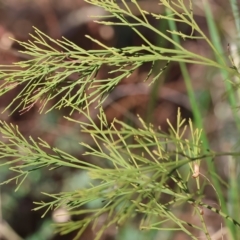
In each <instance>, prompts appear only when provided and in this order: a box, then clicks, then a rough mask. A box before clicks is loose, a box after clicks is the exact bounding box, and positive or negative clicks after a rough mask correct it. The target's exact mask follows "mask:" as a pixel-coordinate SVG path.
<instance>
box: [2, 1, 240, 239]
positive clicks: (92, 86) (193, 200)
mask: <svg viewBox="0 0 240 240" xmlns="http://www.w3.org/2000/svg"><path fill="white" fill-rule="evenodd" d="M86 2H88V3H91V4H94V5H97V6H100V7H102V8H104V9H105V10H106V11H107V12H109V15H107V16H103V17H100V20H99V21H98V22H99V23H100V24H105V25H119V26H128V27H129V28H131V29H132V30H133V31H135V32H136V33H137V34H138V35H139V36H140V37H141V39H142V40H143V41H144V45H142V46H135V47H125V48H121V49H117V48H113V47H108V46H105V45H104V44H102V43H101V42H99V41H97V40H95V39H92V38H91V37H89V36H87V38H88V39H90V40H92V41H94V42H95V43H97V44H98V45H99V46H101V48H102V49H101V50H88V51H87V50H84V49H82V48H80V47H78V46H77V45H75V44H73V43H71V42H70V41H68V40H67V39H65V38H63V39H61V40H54V39H51V38H50V37H48V36H47V35H45V34H44V33H42V32H41V31H39V30H38V29H35V34H34V35H31V37H32V40H29V41H28V42H20V41H17V42H18V43H19V44H20V45H21V46H22V47H23V48H24V49H25V50H24V51H22V53H24V54H26V55H27V56H28V57H29V60H26V61H20V62H17V63H15V64H13V65H11V66H1V72H0V78H1V80H2V84H1V86H0V95H4V94H5V93H7V92H9V91H11V90H12V89H14V88H16V87H17V86H18V85H21V86H23V88H22V91H21V92H20V93H19V94H18V95H17V96H16V97H15V98H14V99H13V100H12V102H11V104H9V105H8V106H7V108H6V110H7V109H9V108H10V107H11V106H12V105H13V104H15V106H16V107H15V108H14V110H13V111H16V110H17V109H19V108H21V110H22V112H23V113H24V112H25V111H28V110H29V109H30V108H32V107H33V106H34V105H38V106H39V110H40V112H41V113H43V112H44V113H46V112H50V111H52V110H53V109H61V108H64V107H70V108H71V114H73V113H76V112H77V113H79V114H81V115H82V116H84V117H85V118H84V120H82V121H77V120H75V119H73V118H71V114H70V116H67V117H66V119H67V120H69V121H72V122H74V123H76V124H78V125H79V126H80V128H81V131H82V133H84V134H86V135H87V136H91V138H92V141H90V142H82V143H80V145H81V146H82V147H83V148H84V149H85V153H84V155H87V156H89V159H90V161H89V162H86V161H83V160H81V159H77V158H75V157H74V156H71V155H70V154H68V153H66V152H64V151H62V150H61V149H58V148H55V147H52V146H50V145H49V144H48V143H47V142H46V141H44V140H42V139H33V138H31V137H29V138H28V139H26V138H25V137H24V136H23V135H22V134H21V133H20V132H19V130H18V128H17V127H16V126H13V125H12V124H7V123H6V122H1V128H0V132H1V135H2V140H1V142H0V158H1V159H3V163H1V166H4V165H7V166H9V169H10V170H11V171H13V172H14V173H15V174H16V175H15V176H14V177H12V178H11V179H8V180H6V181H5V182H3V184H5V183H8V182H9V181H13V180H16V181H17V188H16V190H18V188H19V187H20V186H21V184H22V183H23V181H24V180H25V179H26V177H27V176H28V175H29V174H31V173H32V172H34V171H37V170H38V169H40V168H49V170H54V169H55V168H58V167H71V168H75V169H80V170H84V171H87V173H88V174H89V176H90V179H91V181H90V182H89V187H88V188H85V189H76V190H75V191H74V192H63V193H56V194H48V193H44V194H45V195H48V196H49V197H51V198H52V201H50V202H39V203H36V204H37V206H36V208H35V209H34V210H39V209H42V208H44V209H46V212H48V211H49V210H52V209H57V208H60V207H64V208H65V209H67V210H68V212H69V214H70V215H71V216H74V217H75V216H77V217H79V216H82V215H83V216H85V215H86V216H85V217H84V218H82V219H80V220H77V221H69V222H65V223H62V224H58V226H57V227H58V230H59V231H60V232H61V233H62V234H66V233H68V232H71V231H74V230H78V233H77V235H76V238H75V239H77V238H78V237H79V236H80V235H81V234H82V233H83V232H84V230H85V229H86V228H87V227H88V226H89V225H91V226H93V228H94V227H95V228H96V229H97V233H96V239H100V237H101V235H102V234H103V232H104V231H105V230H106V229H107V228H108V227H109V226H111V225H116V226H122V225H124V223H126V222H128V221H129V219H130V218H138V219H139V218H140V219H141V220H140V221H139V227H140V229H142V230H166V231H169V230H171V231H170V232H173V231H182V232H184V233H185V234H186V235H188V236H190V237H191V238H192V239H197V237H196V236H195V234H194V233H193V231H192V229H196V230H198V231H201V232H203V233H204V235H205V236H206V239H211V234H210V233H209V231H208V228H207V226H206V222H205V219H204V208H207V209H209V210H210V211H212V212H215V213H216V214H218V215H221V216H222V217H224V219H225V220H226V224H227V226H228V229H229V231H230V233H231V236H232V238H233V239H237V236H238V233H239V229H238V227H240V224H239V222H238V219H233V218H231V217H229V216H228V213H227V212H228V211H227V204H226V203H227V202H226V200H225V198H224V195H223V193H222V191H221V179H220V178H217V177H216V175H217V172H216V169H215V166H214V164H213V161H212V159H214V158H215V157H216V156H233V157H237V156H239V154H240V153H238V152H232V153H224V152H223V153H222V152H214V151H210V150H209V143H208V140H207V137H206V133H205V132H204V131H203V123H202V120H201V119H202V117H201V112H200V111H199V108H198V104H197V100H196V98H195V96H194V91H193V87H192V85H191V81H190V76H189V73H188V70H187V68H186V64H187V63H191V64H199V65H204V66H207V67H213V68H216V69H218V70H219V71H222V72H223V73H224V78H225V79H226V78H228V79H231V77H232V76H239V73H238V72H237V71H236V69H237V68H236V67H235V66H234V67H235V68H230V67H229V66H228V64H227V63H226V62H225V59H224V57H223V55H222V54H221V53H220V50H219V47H218V46H217V45H216V44H213V43H212V41H211V40H210V39H209V38H208V37H207V36H206V35H205V33H204V32H203V31H202V30H201V28H200V27H199V26H198V24H197V22H196V21H195V20H194V17H193V5H192V2H191V1H189V2H188V3H187V4H186V3H185V2H183V1H182V0H178V1H175V2H173V1H166V0H161V1H160V4H161V6H162V7H163V8H164V9H165V12H164V13H163V14H156V13H151V12H147V11H146V10H143V9H142V8H141V7H140V5H139V3H138V1H132V4H133V5H134V6H135V7H136V8H137V9H138V11H139V13H140V17H139V16H136V15H134V14H133V13H132V10H131V8H130V7H129V3H127V2H126V1H124V0H122V5H121V6H122V7H120V6H119V5H118V4H117V3H116V2H115V1H103V0H102V1H101V0H86ZM206 12H207V11H206ZM207 13H208V14H209V12H207ZM148 16H152V17H154V18H156V19H164V20H166V21H167V22H168V24H169V28H170V30H168V31H167V32H162V31H160V30H159V29H157V28H156V27H154V26H152V25H150V24H149V22H148V18H147V17H148ZM109 17H111V18H112V17H115V18H116V19H117V20H118V22H111V21H108V18H109ZM127 17H128V18H131V19H132V20H133V21H128V18H127ZM103 18H104V19H103ZM208 19H211V17H208ZM177 22H181V23H184V24H185V25H187V26H189V27H190V28H191V29H192V32H191V34H190V35H187V34H184V33H182V32H179V31H177V28H176V23H177ZM209 23H210V25H211V24H212V22H211V20H209ZM139 26H142V27H145V28H147V29H149V30H151V31H152V32H153V33H154V34H156V35H158V36H159V37H160V38H161V39H164V41H166V42H168V43H170V44H171V45H172V47H171V48H169V47H164V46H157V45H154V44H152V43H151V42H149V41H148V40H147V39H146V38H145V36H143V35H142V34H141V32H140V31H139V29H138V27H139ZM215 37H216V36H215ZM179 38H182V39H189V38H190V39H198V40H201V41H205V42H206V43H207V44H208V46H209V48H210V49H211V51H212V52H213V54H214V55H216V56H217V61H215V60H212V59H210V58H208V57H204V56H201V55H199V54H196V53H194V52H192V51H190V50H187V49H186V48H184V46H182V45H181V43H180V40H179ZM170 62H177V63H179V64H180V67H181V70H182V73H183V76H184V79H185V83H186V86H187V90H188V94H189V99H190V103H191V107H192V111H193V114H194V121H195V124H196V127H194V126H193V123H192V122H191V121H186V120H185V119H182V118H181V114H180V111H179V112H178V115H177V124H176V126H173V124H171V123H170V122H169V121H168V125H169V129H170V133H169V134H167V133H164V132H162V131H161V129H160V128H154V127H153V126H152V125H151V124H146V123H145V122H144V121H143V120H142V119H141V118H140V117H139V118H138V124H139V128H135V127H132V126H130V125H128V124H126V123H124V122H122V121H119V120H117V119H114V120H113V122H111V123H109V122H108V121H107V119H106V116H105V114H104V110H103V104H104V101H105V100H106V99H107V97H108V94H109V93H110V92H111V91H112V90H113V89H114V87H115V86H116V85H117V84H118V83H119V82H120V81H121V80H122V79H123V78H127V77H129V76H130V75H131V74H132V73H133V72H134V71H135V70H136V69H138V68H139V67H140V66H142V65H143V64H144V63H151V64H152V66H151V68H150V70H149V73H148V75H147V77H146V79H145V81H148V82H149V84H152V83H155V82H156V81H157V80H158V79H159V77H160V76H161V74H162V73H163V71H164V70H165V69H166V68H167V66H168V64H169V63H170ZM159 64H162V66H163V67H161V68H160V70H159V71H158V72H157V73H156V74H153V72H156V71H154V68H155V67H156V66H159ZM106 65H107V66H108V67H109V68H110V69H111V70H109V72H108V74H109V76H108V77H107V78H106V79H99V78H98V71H99V70H100V69H101V68H102V67H103V66H106ZM73 74H78V76H79V77H78V78H77V79H74V80H72V78H71V76H72V75H73ZM66 79H67V80H66ZM229 82H231V81H229ZM229 82H228V83H229ZM73 89H77V90H76V91H75V92H74V91H73ZM227 91H229V92H230V95H229V96H230V103H231V104H232V106H234V107H235V106H236V100H235V96H234V92H233V90H232V88H231V84H228V85H227ZM58 96H61V98H60V100H59V101H57V102H56V103H54V104H49V103H50V102H51V101H52V100H54V99H56V98H57V97H58ZM93 110H94V111H97V119H98V121H99V122H100V123H99V124H97V123H96V122H95V121H94V120H93V117H92V111H93ZM233 111H234V113H235V116H236V119H235V120H236V124H237V125H238V124H239V123H238V118H237V114H236V112H235V110H233ZM202 161H206V162H207V164H208V168H209V171H210V173H209V176H205V175H203V174H202V173H201V171H200V167H201V162H202ZM96 163H97V164H96ZM200 177H201V179H203V180H205V182H203V181H200ZM206 184H210V186H211V187H212V188H213V190H214V191H215V193H216V196H217V198H218V199H219V209H218V208H215V207H212V206H210V205H207V204H205V203H204V200H203V199H204V187H205V185H206ZM189 185H191V186H194V187H193V189H192V188H190V187H189ZM185 205H188V206H192V207H193V208H194V210H195V211H196V214H197V215H198V217H199V220H200V225H196V224H192V223H190V222H187V221H185V220H182V219H181V216H179V214H178V210H179V209H181V208H182V207H183V206H185ZM103 215H106V216H107V217H106V220H105V222H104V223H103V224H102V226H101V227H100V228H99V227H98V226H97V225H98V220H99V219H100V218H101V217H102V216H103Z"/></svg>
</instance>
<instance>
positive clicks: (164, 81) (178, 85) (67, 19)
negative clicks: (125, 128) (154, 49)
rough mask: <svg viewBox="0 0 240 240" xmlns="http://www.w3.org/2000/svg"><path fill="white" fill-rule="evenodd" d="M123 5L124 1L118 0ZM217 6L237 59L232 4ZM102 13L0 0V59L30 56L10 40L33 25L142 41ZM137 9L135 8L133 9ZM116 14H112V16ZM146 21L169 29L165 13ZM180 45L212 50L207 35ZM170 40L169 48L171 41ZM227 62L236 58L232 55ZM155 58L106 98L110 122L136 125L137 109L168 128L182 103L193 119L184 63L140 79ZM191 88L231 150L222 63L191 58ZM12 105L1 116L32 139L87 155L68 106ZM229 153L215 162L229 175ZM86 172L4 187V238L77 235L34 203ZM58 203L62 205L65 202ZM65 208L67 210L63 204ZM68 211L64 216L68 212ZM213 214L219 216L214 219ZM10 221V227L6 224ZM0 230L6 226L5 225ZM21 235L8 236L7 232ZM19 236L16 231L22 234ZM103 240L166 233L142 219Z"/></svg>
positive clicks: (146, 3) (0, 104)
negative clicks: (59, 227)
mask: <svg viewBox="0 0 240 240" xmlns="http://www.w3.org/2000/svg"><path fill="white" fill-rule="evenodd" d="M119 2H120V3H119V4H121V1H119ZM195 2H196V3H194V13H195V19H196V21H197V23H198V24H199V26H200V28H201V29H202V30H203V31H204V32H205V33H206V34H207V35H209V32H208V27H207V23H206V19H205V16H204V11H203V9H202V6H201V4H200V2H201V1H195ZM209 2H210V3H211V7H212V10H213V12H214V18H215V20H216V22H217V26H218V30H219V32H220V34H221V36H222V45H223V46H225V47H223V48H225V49H226V51H225V52H224V53H223V54H224V55H226V56H227V55H228V52H227V44H228V43H230V46H231V49H232V51H233V53H232V54H233V57H234V59H235V61H236V62H237V61H238V54H237V51H236V49H237V44H238V42H239V39H238V38H237V34H236V31H235V26H234V24H235V23H234V20H233V16H232V11H231V8H230V5H229V3H228V1H222V0H218V1H217V0H214V1H209ZM139 4H140V5H141V6H142V7H143V8H144V9H146V10H148V11H150V12H151V11H152V12H155V13H163V12H164V9H163V8H162V7H161V6H159V5H158V1H155V0H152V1H150V0H142V1H139ZM130 6H131V5H130ZM101 14H105V12H104V11H103V10H102V9H100V8H98V7H95V6H91V5H88V4H86V3H85V2H84V1H83V0H31V1H30V0H7V1H0V64H1V65H3V64H12V63H13V62H17V61H20V60H27V59H25V57H26V56H24V55H22V54H21V53H19V52H18V50H21V48H20V46H19V45H18V44H17V43H16V42H14V41H13V40H12V39H13V38H14V39H17V40H20V41H27V40H28V39H29V38H30V37H29V34H30V33H33V28H32V26H35V27H37V28H38V29H40V30H41V31H42V32H44V33H45V34H47V35H49V36H50V37H52V38H54V39H59V38H61V37H62V36H64V37H66V38H67V39H69V40H70V41H72V42H74V43H75V44H77V45H79V46H81V47H82V48H85V49H99V48H100V47H99V46H98V45H97V44H96V43H93V42H91V41H90V40H89V39H86V38H85V37H84V36H85V35H90V36H92V37H93V38H96V39H98V40H100V41H101V42H103V43H104V44H106V45H108V46H114V47H126V46H136V45H138V46H140V45H141V44H142V40H141V39H140V38H139V37H138V36H137V35H136V34H135V33H134V32H133V31H131V29H129V28H126V27H112V26H103V25H98V24H96V23H94V22H93V21H92V19H91V18H89V16H91V15H101ZM136 14H138V13H137V12H136ZM113 20H114V19H113ZM149 22H150V23H151V24H152V25H153V26H155V27H156V28H158V29H160V30H162V31H166V29H167V28H168V25H167V23H166V22H165V21H163V20H156V19H154V18H151V17H149ZM178 29H181V31H182V32H184V33H185V34H189V33H190V32H191V29H188V28H186V26H184V25H183V26H182V25H181V24H179V25H178ZM140 31H141V32H142V34H143V35H144V36H145V37H147V38H148V40H149V41H150V42H152V43H154V44H156V45H158V46H167V44H168V43H166V42H164V41H163V40H162V39H159V38H158V37H157V36H156V35H154V34H153V33H152V32H150V31H149V30H146V29H144V28H140ZM182 44H183V45H184V47H186V48H187V49H191V50H192V51H194V52H196V53H198V54H201V55H204V56H208V57H210V58H211V57H213V56H211V54H212V53H211V52H210V51H209V47H208V46H207V44H206V42H203V41H198V40H185V41H182ZM169 47H171V46H170V45H169ZM229 66H231V63H230V62H229ZM149 67H150V65H148V64H145V65H143V66H142V67H141V68H140V69H138V70H137V71H135V72H134V73H133V74H132V75H131V76H130V77H129V78H128V79H123V80H122V81H121V83H120V84H119V85H118V86H117V87H116V88H115V90H114V91H113V92H112V93H111V95H110V98H109V99H110V100H109V101H108V102H107V104H106V105H105V109H104V110H105V113H106V115H107V118H108V120H109V121H111V120H112V119H113V118H114V117H116V118H118V119H121V120H123V121H126V122H127V123H128V124H132V125H135V123H136V115H137V114H139V115H140V116H141V117H142V118H143V119H144V120H145V121H146V122H151V123H153V124H154V125H155V126H159V125H160V126H161V128H162V130H163V131H166V132H167V131H168V127H167V124H166V119H167V118H169V119H170V121H171V122H174V121H175V119H176V114H177V108H178V107H180V109H181V112H182V116H183V117H184V118H192V111H191V107H190V103H189V99H188V94H187V90H186V86H185V84H184V81H183V78H182V75H181V71H180V68H179V65H178V64H177V63H170V65H169V66H168V67H167V69H166V71H165V72H164V74H163V75H162V76H161V77H160V79H159V80H158V81H156V82H155V83H154V84H153V85H151V86H148V84H147V83H144V82H143V80H144V79H145V78H146V75H147V73H148V70H149ZM187 67H188V71H189V73H190V76H191V79H192V84H193V87H194V93H195V96H196V98H197V100H198V103H199V106H200V111H201V113H202V116H203V120H204V123H205V129H206V132H207V135H208V138H209V140H210V143H211V147H212V148H213V149H214V150H215V151H218V150H221V151H229V150H230V149H231V148H232V147H233V146H234V144H235V143H236V142H238V140H239V136H238V134H237V132H236V131H235V129H234V122H233V119H232V114H231V109H230V107H229V105H228V103H227V97H226V92H225V89H224V79H222V77H221V76H220V74H219V72H218V70H217V69H210V68H206V67H203V66H197V65H192V64H188V65H187ZM107 72H108V69H107V67H106V69H104V68H103V69H101V73H100V75H101V76H107ZM20 90H21V89H15V90H14V91H12V92H10V93H7V94H6V95H4V96H3V97H1V98H0V110H1V111H2V110H3V109H4V108H5V107H6V106H7V105H8V104H9V103H10V102H11V100H12V99H13V98H14V96H16V94H17V91H20ZM14 107H16V105H15V106H12V107H11V108H10V109H9V111H6V112H5V113H3V114H1V115H0V119H1V120H5V121H7V122H12V123H13V124H15V125H18V126H19V129H20V131H21V133H22V134H23V135H24V136H32V137H33V138H36V137H41V138H42V139H44V140H45V141H47V142H48V143H49V144H50V145H52V146H56V147H58V148H60V149H62V150H64V151H67V152H68V153H70V154H73V155H74V156H76V157H79V158H81V159H82V158H83V157H82V153H83V149H81V147H80V146H79V144H78V142H81V141H82V138H81V134H80V132H78V131H76V128H75V127H76V126H74V125H73V124H72V123H69V122H68V121H66V120H65V119H64V118H63V116H64V115H67V114H68V112H69V109H63V110H61V111H51V112H50V113H48V114H39V113H38V109H37V107H33V108H32V109H31V110H30V111H28V112H26V113H25V114H22V115H21V114H20V113H19V112H18V111H15V112H14V113H13V114H12V115H10V116H9V113H10V112H11V110H13V109H14ZM225 160H226V159H225V157H222V158H221V159H219V160H218V161H217V163H218V164H217V169H218V171H219V175H220V176H221V177H222V178H223V179H225V180H227V179H228V174H227V171H226V168H225V162H226V161H225ZM10 174H12V173H9V172H8V171H7V169H6V168H2V167H1V168H0V182H1V181H4V180H6V179H8V178H9V177H10ZM88 181H89V179H88V175H87V174H86V173H85V172H79V171H76V170H74V171H73V170H72V169H66V168H64V169H61V168H60V169H58V170H56V171H48V170H39V171H37V172H35V173H34V174H33V175H30V177H29V178H28V179H27V180H26V181H25V182H24V184H23V185H22V187H21V188H20V189H19V190H18V191H17V192H15V191H14V190H15V187H16V185H15V184H14V183H10V184H8V185H3V186H2V187H1V215H0V217H1V218H2V226H1V227H0V237H1V239H9V240H14V239H16V240H17V239H27V240H35V239H36V240H37V239H39V240H40V239H43V240H47V239H49V240H54V239H56V240H57V239H63V240H65V239H66V240H67V239H73V236H74V233H73V234H69V235H65V236H59V235H55V234H54V228H53V226H52V225H51V223H53V222H59V221H66V219H62V218H59V217H56V213H51V214H50V213H49V214H47V215H46V217H45V218H41V215H42V214H43V212H42V211H32V209H33V208H34V204H33V202H37V201H40V200H45V201H47V200H48V199H47V197H46V196H44V195H42V194H41V192H50V193H56V192H59V191H70V190H74V189H79V188H83V187H84V186H86V184H87V183H88ZM206 195H207V200H208V201H209V202H211V201H214V199H215V193H214V192H213V191H212V189H211V188H209V190H208V189H206ZM60 210H61V209H60ZM62 211H64V209H62ZM182 215H183V216H182V217H183V218H184V219H188V218H194V216H193V214H192V212H191V211H185V212H183V213H182ZM66 218H67V215H66ZM213 219H214V221H213ZM215 220H216V216H215V215H214V216H212V215H211V213H209V216H208V221H209V223H211V227H212V228H213V229H215V230H214V231H217V230H218V228H219V225H218V226H215V225H214V223H215ZM6 224H8V226H9V227H11V228H12V233H7V236H11V237H10V238H9V237H7V238H6V237H4V236H3V233H4V234H6V231H7V230H6V229H8V228H5V227H6ZM4 226H5V227H4ZM1 229H2V230H1ZM14 233H15V234H16V235H15V236H14V235H9V234H14ZM17 235H18V236H17ZM93 236H94V233H93V232H92V231H91V228H87V230H86V231H85V232H84V234H83V236H82V237H81V238H80V239H89V240H91V239H93ZM102 239H104V240H111V239H119V240H128V239H129V240H130V239H131V240H135V239H137V240H144V239H168V238H163V235H161V233H159V234H158V233H155V234H154V237H153V235H152V236H151V235H149V233H148V235H146V234H145V233H143V232H139V231H138V229H137V225H136V224H135V223H134V222H133V223H132V224H129V225H128V226H125V227H124V228H123V229H121V231H118V232H117V231H116V229H115V228H110V229H109V230H108V231H107V232H106V233H105V234H104V236H103V237H102ZM171 239H173V240H174V239H176V240H181V239H184V240H185V239H187V238H186V236H185V235H182V234H181V233H174V235H173V236H172V238H171Z"/></svg>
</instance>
